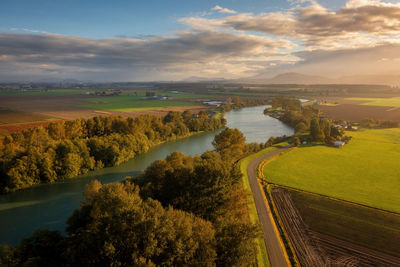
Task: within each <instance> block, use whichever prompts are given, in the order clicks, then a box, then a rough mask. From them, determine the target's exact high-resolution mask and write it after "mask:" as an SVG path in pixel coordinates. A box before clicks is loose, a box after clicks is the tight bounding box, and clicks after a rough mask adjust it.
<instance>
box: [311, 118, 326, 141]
mask: <svg viewBox="0 0 400 267" xmlns="http://www.w3.org/2000/svg"><path fill="white" fill-rule="evenodd" d="M310 132H311V137H312V138H313V140H314V141H323V140H324V139H325V135H324V132H323V130H321V126H320V124H319V118H318V117H314V118H312V120H311V124H310Z"/></svg>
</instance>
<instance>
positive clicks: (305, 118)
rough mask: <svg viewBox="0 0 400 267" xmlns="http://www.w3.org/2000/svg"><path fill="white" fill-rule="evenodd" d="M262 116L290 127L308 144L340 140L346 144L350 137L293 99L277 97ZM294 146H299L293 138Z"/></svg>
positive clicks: (311, 108) (298, 139)
mask: <svg viewBox="0 0 400 267" xmlns="http://www.w3.org/2000/svg"><path fill="white" fill-rule="evenodd" d="M264 114H267V115H271V116H273V117H275V118H277V119H279V120H281V121H282V122H284V123H286V124H288V125H290V126H292V127H293V128H294V130H295V133H296V134H297V135H302V133H305V132H309V133H310V134H309V135H308V136H307V135H302V136H301V138H302V139H303V140H304V141H308V142H323V143H326V144H331V143H332V142H333V141H336V140H341V141H345V142H348V141H349V140H350V139H351V137H346V136H344V130H343V128H341V127H337V126H336V125H335V124H333V123H332V121H331V120H329V119H327V118H323V117H321V115H320V111H319V110H318V109H316V108H314V107H313V106H305V107H304V106H302V104H301V102H300V101H299V100H298V99H296V98H294V97H277V98H274V99H273V101H272V107H271V108H267V109H265V110H264ZM295 144H296V145H300V138H299V137H295Z"/></svg>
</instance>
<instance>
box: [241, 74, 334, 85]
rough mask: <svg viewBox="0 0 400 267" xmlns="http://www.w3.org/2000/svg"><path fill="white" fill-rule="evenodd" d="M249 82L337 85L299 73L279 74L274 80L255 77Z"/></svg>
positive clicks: (330, 80)
mask: <svg viewBox="0 0 400 267" xmlns="http://www.w3.org/2000/svg"><path fill="white" fill-rule="evenodd" d="M246 81H248V82H260V83H265V84H330V83H335V82H334V80H332V79H329V78H326V77H322V76H316V75H306V74H301V73H297V72H287V73H282V74H278V75H276V76H274V77H272V78H267V79H266V78H263V77H262V76H260V75H258V76H254V77H251V78H247V79H246Z"/></svg>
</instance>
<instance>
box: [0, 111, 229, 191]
mask: <svg viewBox="0 0 400 267" xmlns="http://www.w3.org/2000/svg"><path fill="white" fill-rule="evenodd" d="M224 124H225V120H224V119H223V118H221V119H215V118H209V116H208V113H205V114H200V116H198V117H195V116H192V115H191V114H190V112H186V113H185V114H184V116H183V114H182V113H180V112H170V113H168V114H167V115H166V116H165V117H164V118H163V119H160V118H157V117H155V116H149V115H144V116H139V117H137V118H134V119H133V118H123V117H94V118H90V119H88V120H83V119H77V120H72V121H59V122H55V123H51V124H49V125H48V126H47V127H46V128H43V127H37V128H33V129H28V130H25V131H23V132H22V133H14V134H12V135H11V136H9V137H7V138H5V139H4V141H3V144H4V145H3V146H2V147H1V148H0V156H1V158H0V177H1V178H0V191H2V192H3V193H4V192H10V191H15V190H18V189H22V188H26V187H29V186H32V185H34V184H39V183H46V182H54V181H57V180H63V179H68V178H73V177H76V176H78V175H80V174H84V173H87V172H88V171H90V170H94V169H96V168H101V167H110V166H115V165H119V164H121V163H122V162H125V161H127V160H129V159H131V158H133V157H135V156H136V155H137V154H140V153H143V152H146V151H147V150H148V149H149V148H150V147H152V146H154V145H157V144H160V143H162V142H165V141H169V140H174V139H176V138H179V137H185V136H188V135H189V134H190V133H191V132H197V131H209V130H215V129H218V128H220V127H222V126H223V125H224Z"/></svg>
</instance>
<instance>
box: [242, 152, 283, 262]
mask: <svg viewBox="0 0 400 267" xmlns="http://www.w3.org/2000/svg"><path fill="white" fill-rule="evenodd" d="M286 149H287V148H281V149H278V150H275V151H273V152H270V153H268V154H266V155H263V156H262V157H259V158H257V159H255V160H253V161H251V162H250V163H249V165H248V167H247V175H248V177H249V183H250V187H251V191H252V193H253V197H254V202H255V205H256V209H257V213H258V218H259V220H260V224H261V229H262V231H263V236H264V242H265V246H266V248H267V252H268V257H269V262H270V263H271V266H272V267H280V266H288V263H287V261H286V257H285V252H284V250H283V248H282V246H281V243H280V240H279V233H278V232H277V230H276V227H275V226H274V222H273V219H272V216H271V214H270V210H269V207H268V206H267V205H268V204H267V203H266V201H265V199H266V198H265V193H264V191H263V190H262V187H261V186H260V184H259V182H258V180H257V166H258V164H260V163H261V162H262V161H264V160H265V159H267V158H269V157H272V156H275V155H276V154H279V153H281V152H283V151H284V150H286Z"/></svg>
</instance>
